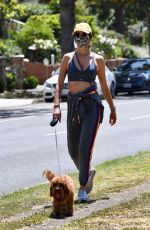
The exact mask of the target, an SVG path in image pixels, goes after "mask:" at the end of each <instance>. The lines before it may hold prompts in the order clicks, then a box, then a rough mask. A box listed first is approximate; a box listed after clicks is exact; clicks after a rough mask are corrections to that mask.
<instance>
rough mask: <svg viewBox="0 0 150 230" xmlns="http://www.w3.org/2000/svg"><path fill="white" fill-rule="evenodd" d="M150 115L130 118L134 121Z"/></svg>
mask: <svg viewBox="0 0 150 230" xmlns="http://www.w3.org/2000/svg"><path fill="white" fill-rule="evenodd" d="M149 117H150V115H144V116H140V117H132V118H130V120H132V121H134V120H139V119H144V118H149Z"/></svg>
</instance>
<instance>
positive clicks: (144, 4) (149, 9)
mask: <svg viewBox="0 0 150 230" xmlns="http://www.w3.org/2000/svg"><path fill="white" fill-rule="evenodd" d="M134 1H135V6H136V9H138V10H139V11H143V12H144V14H145V21H146V24H147V29H148V46H149V55H150V2H149V0H142V1H140V0H134Z"/></svg>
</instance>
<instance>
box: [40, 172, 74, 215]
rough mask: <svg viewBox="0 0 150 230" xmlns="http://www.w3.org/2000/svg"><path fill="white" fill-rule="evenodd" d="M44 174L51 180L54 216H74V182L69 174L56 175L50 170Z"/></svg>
mask: <svg viewBox="0 0 150 230" xmlns="http://www.w3.org/2000/svg"><path fill="white" fill-rule="evenodd" d="M43 176H46V178H47V179H48V180H49V181H50V196H52V197H53V217H56V218H63V217H65V216H72V215H73V211H74V207H73V205H74V190H75V186H74V182H73V180H72V178H71V177H69V176H67V175H59V176H57V175H55V174H54V173H52V172H51V171H49V170H45V171H44V172H43Z"/></svg>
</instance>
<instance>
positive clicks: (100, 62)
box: [97, 56, 117, 125]
mask: <svg viewBox="0 0 150 230" xmlns="http://www.w3.org/2000/svg"><path fill="white" fill-rule="evenodd" d="M97 74H98V78H99V82H100V85H101V90H102V93H103V95H104V97H105V99H106V101H107V103H108V104H109V107H110V111H111V113H110V120H109V122H110V124H111V125H114V124H115V123H116V120H117V117H116V109H115V106H114V103H113V99H112V96H111V92H110V90H109V88H108V86H107V82H106V76H105V63H104V59H103V58H102V57H100V56H99V57H98V58H97Z"/></svg>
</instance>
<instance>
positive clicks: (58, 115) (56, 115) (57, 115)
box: [53, 107, 61, 122]
mask: <svg viewBox="0 0 150 230" xmlns="http://www.w3.org/2000/svg"><path fill="white" fill-rule="evenodd" d="M53 117H54V118H56V119H58V120H59V122H61V110H60V107H57V108H54V111H53Z"/></svg>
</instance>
